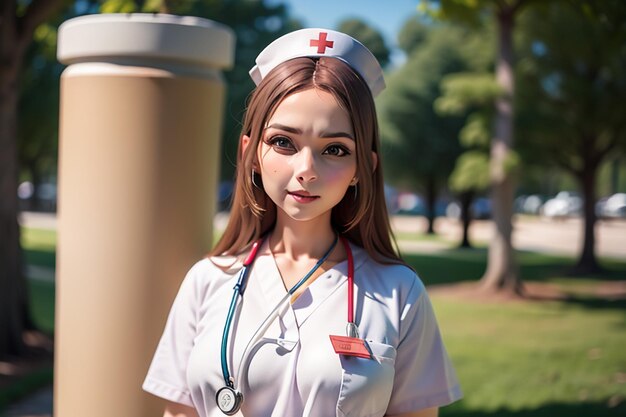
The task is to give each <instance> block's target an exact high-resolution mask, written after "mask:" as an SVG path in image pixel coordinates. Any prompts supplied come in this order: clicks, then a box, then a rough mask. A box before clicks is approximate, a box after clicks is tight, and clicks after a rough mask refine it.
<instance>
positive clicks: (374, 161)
mask: <svg viewBox="0 0 626 417" xmlns="http://www.w3.org/2000/svg"><path fill="white" fill-rule="evenodd" d="M377 167H378V154H377V153H376V152H374V151H372V172H374V171H376V168H377Z"/></svg>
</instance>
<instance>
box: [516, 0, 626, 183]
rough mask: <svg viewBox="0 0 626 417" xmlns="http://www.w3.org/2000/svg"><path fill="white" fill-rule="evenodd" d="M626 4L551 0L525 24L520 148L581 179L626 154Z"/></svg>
mask: <svg viewBox="0 0 626 417" xmlns="http://www.w3.org/2000/svg"><path fill="white" fill-rule="evenodd" d="M624 21H626V3H624V2H622V1H619V0H607V1H602V2H597V1H585V2H551V3H549V4H544V5H542V6H541V7H535V8H533V9H532V10H529V12H528V13H527V14H526V15H525V16H524V17H523V19H521V21H520V25H519V29H520V30H521V31H522V33H523V38H522V42H521V50H520V55H521V56H523V58H522V59H521V60H520V62H519V65H518V68H517V72H518V78H519V83H518V84H519V85H518V88H517V90H518V99H519V100H518V103H517V104H518V107H519V109H520V111H519V115H518V123H517V127H518V129H519V130H520V143H521V144H522V145H523V148H521V151H522V152H523V153H524V157H525V159H526V160H529V161H534V162H535V163H538V164H547V163H552V164H555V163H556V164H557V165H558V166H560V167H561V168H562V169H565V170H567V171H569V172H571V173H572V174H574V175H576V176H581V175H583V171H584V170H585V169H588V168H589V167H594V166H595V167H597V166H599V163H600V162H601V161H602V160H603V159H604V158H606V157H607V156H610V155H611V153H616V154H620V153H621V154H624V153H626V129H625V125H624V117H623V111H622V107H623V101H624V97H626V72H625V71H624V68H626V50H625V49H624V47H623V45H624V44H626V27H624V25H623V22H624Z"/></svg>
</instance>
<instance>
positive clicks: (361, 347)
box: [330, 335, 372, 359]
mask: <svg viewBox="0 0 626 417" xmlns="http://www.w3.org/2000/svg"><path fill="white" fill-rule="evenodd" d="M330 342H331V343H332V344H333V349H335V353H338V354H340V355H347V356H356V357H359V358H365V359H371V357H372V355H371V354H370V351H369V349H368V348H367V346H366V345H365V340H363V339H357V338H355V337H347V336H333V335H331V336H330Z"/></svg>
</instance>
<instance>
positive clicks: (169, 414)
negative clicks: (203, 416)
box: [163, 401, 199, 417]
mask: <svg viewBox="0 0 626 417" xmlns="http://www.w3.org/2000/svg"><path fill="white" fill-rule="evenodd" d="M163 417H199V416H198V413H197V412H196V410H195V408H192V407H188V406H186V405H183V404H179V403H175V402H172V401H167V403H166V405H165V412H164V413H163Z"/></svg>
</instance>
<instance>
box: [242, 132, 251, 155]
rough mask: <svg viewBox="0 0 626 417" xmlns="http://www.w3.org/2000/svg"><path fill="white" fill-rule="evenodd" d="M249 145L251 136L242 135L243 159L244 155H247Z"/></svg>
mask: <svg viewBox="0 0 626 417" xmlns="http://www.w3.org/2000/svg"><path fill="white" fill-rule="evenodd" d="M249 144H250V136H248V135H242V136H241V156H242V157H243V154H245V153H246V149H247V148H248V145H249Z"/></svg>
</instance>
